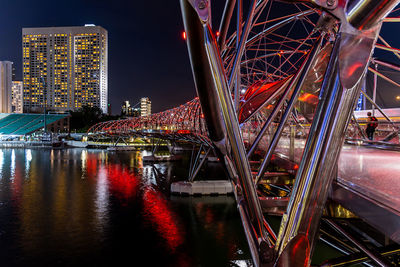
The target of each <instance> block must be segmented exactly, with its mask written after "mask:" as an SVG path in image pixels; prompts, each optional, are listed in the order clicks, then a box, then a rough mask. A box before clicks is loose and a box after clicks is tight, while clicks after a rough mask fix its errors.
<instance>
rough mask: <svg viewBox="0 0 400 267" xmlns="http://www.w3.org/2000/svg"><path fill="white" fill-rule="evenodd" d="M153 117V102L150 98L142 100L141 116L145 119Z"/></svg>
mask: <svg viewBox="0 0 400 267" xmlns="http://www.w3.org/2000/svg"><path fill="white" fill-rule="evenodd" d="M149 115H151V101H150V99H149V98H148V97H142V98H141V99H140V116H142V117H145V116H149Z"/></svg>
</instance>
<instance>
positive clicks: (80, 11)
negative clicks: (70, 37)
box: [0, 0, 400, 114]
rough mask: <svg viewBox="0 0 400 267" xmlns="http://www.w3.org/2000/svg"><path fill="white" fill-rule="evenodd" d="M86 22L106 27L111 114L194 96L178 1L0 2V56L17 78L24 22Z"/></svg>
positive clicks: (29, 24)
mask: <svg viewBox="0 0 400 267" xmlns="http://www.w3.org/2000/svg"><path fill="white" fill-rule="evenodd" d="M224 2H225V1H222V0H218V1H214V4H213V5H214V7H213V8H216V9H214V10H213V12H214V13H215V15H217V16H218V17H219V16H220V13H221V12H222V8H223V3H224ZM88 23H93V24H96V25H99V26H102V27H104V28H105V29H106V30H108V38H109V50H108V52H109V63H108V72H109V102H110V103H111V105H112V109H113V113H114V114H116V113H119V112H120V107H121V104H122V101H124V100H129V101H130V102H131V104H135V103H137V102H138V101H139V99H140V97H143V96H148V97H150V99H151V100H152V103H153V111H154V112H158V111H162V110H165V109H167V108H171V107H174V106H177V105H179V104H182V103H184V102H186V101H188V100H191V99H192V98H193V97H194V96H195V88H194V83H193V78H192V74H191V68H190V62H189V57H188V53H187V47H186V44H185V42H184V40H182V37H181V34H182V31H183V23H182V17H181V13H180V6H179V1H178V0H173V1H138V0H137V1H121V0H114V1H105V0H69V1H65V0H64V1H62V0H61V1H50V0H41V1H40V0H38V1H31V0H26V1H21V0H15V1H2V8H1V9H0V40H1V41H0V60H10V61H13V62H14V67H15V71H16V73H15V74H16V80H22V70H21V65H22V64H21V63H22V58H21V54H22V48H21V32H22V28H23V27H51V26H56V27H57V26H83V25H84V24H88ZM395 24H396V25H393V26H391V27H392V28H393V30H394V31H395V32H396V31H397V35H395V34H393V36H392V37H390V38H388V39H387V41H390V42H391V43H392V44H393V43H394V42H395V43H397V44H400V40H399V38H400V37H399V35H400V34H399V33H400V30H399V29H400V27H399V23H395ZM390 32H392V29H391V30H390ZM394 46H396V45H394ZM397 47H400V45H398V46H397ZM399 94H400V90H399Z"/></svg>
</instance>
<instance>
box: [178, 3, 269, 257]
mask: <svg viewBox="0 0 400 267" xmlns="http://www.w3.org/2000/svg"><path fill="white" fill-rule="evenodd" d="M180 2H181V9H182V15H183V21H184V25H185V31H186V33H187V42H188V49H189V55H190V60H191V64H192V71H193V76H194V79H195V82H196V89H197V92H198V94H199V98H200V103H201V106H202V108H204V107H206V108H207V110H208V111H209V112H207V113H205V112H204V110H203V112H204V116H205V120H206V122H207V127H211V129H213V130H214V136H213V137H211V136H210V138H211V140H213V141H214V144H215V146H216V148H217V149H219V151H220V153H221V154H222V155H225V156H227V157H229V158H231V159H232V162H233V164H234V168H235V170H234V171H235V172H236V173H237V176H238V181H239V184H240V189H241V190H240V191H241V192H240V194H241V197H242V199H243V200H244V201H245V203H242V202H241V205H242V206H243V204H244V206H245V207H247V210H246V213H248V218H249V219H247V218H246V216H242V220H245V222H244V223H243V224H244V225H250V226H251V227H249V229H246V231H247V230H249V231H250V232H251V233H252V237H251V238H252V240H255V242H254V244H255V245H256V246H257V251H258V255H268V252H266V251H270V253H269V255H272V250H271V244H270V242H269V239H268V235H267V232H266V229H265V225H264V217H263V214H262V210H261V206H260V203H259V200H258V196H257V192H256V190H255V187H254V183H253V179H252V176H251V169H250V164H249V162H248V160H247V157H246V153H245V148H244V143H243V139H242V135H241V132H240V128H239V123H238V119H237V116H236V112H235V109H234V106H233V102H232V97H231V92H230V90H229V89H228V83H227V79H226V74H225V70H224V68H223V64H222V61H221V57H220V53H219V50H218V46H217V42H216V39H215V38H214V36H213V34H212V30H211V28H210V25H209V23H208V21H207V20H208V14H207V10H206V6H208V5H209V4H210V3H209V2H208V1H197V0H181V1H180ZM254 3H255V0H254ZM209 131H210V128H209ZM225 133H226V137H227V138H226V139H227V141H229V143H228V142H225V140H226V139H225ZM210 135H211V134H210ZM221 141H223V142H221ZM228 169H229V167H228ZM232 178H233V177H232ZM247 220H249V221H247ZM248 239H249V238H248ZM255 261H256V262H257V261H258V259H255Z"/></svg>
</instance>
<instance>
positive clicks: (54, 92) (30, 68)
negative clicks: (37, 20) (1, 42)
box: [22, 24, 108, 113]
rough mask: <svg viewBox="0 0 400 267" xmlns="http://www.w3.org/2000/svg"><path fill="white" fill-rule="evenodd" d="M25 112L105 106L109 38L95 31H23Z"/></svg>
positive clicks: (89, 27) (92, 28) (99, 29)
mask: <svg viewBox="0 0 400 267" xmlns="http://www.w3.org/2000/svg"><path fill="white" fill-rule="evenodd" d="M22 49H23V51H22V52H23V62H22V63H23V83H24V96H23V107H24V112H41V111H43V109H44V107H46V109H48V110H54V111H67V110H77V109H79V108H81V107H82V106H83V105H89V106H97V107H99V108H101V109H102V111H103V112H104V113H106V112H107V104H108V81H107V80H108V73H107V72H108V33H107V31H106V30H105V29H104V28H102V27H100V26H95V25H92V24H90V25H85V26H84V27H51V28H24V29H22Z"/></svg>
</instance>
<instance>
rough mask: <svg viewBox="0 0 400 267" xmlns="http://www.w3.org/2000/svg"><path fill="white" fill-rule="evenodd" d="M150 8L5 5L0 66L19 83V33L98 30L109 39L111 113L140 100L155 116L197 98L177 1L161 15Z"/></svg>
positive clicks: (141, 5)
mask: <svg viewBox="0 0 400 267" xmlns="http://www.w3.org/2000/svg"><path fill="white" fill-rule="evenodd" d="M24 3H25V2H24ZM153 5H154V4H152V3H150V2H149V3H145V2H139V3H128V4H126V3H122V2H116V3H115V2H114V3H113V4H112V5H110V4H109V2H106V1H85V2H83V3H82V1H77V0H73V1H69V2H60V3H58V4H57V5H54V4H52V2H50V1H47V0H44V1H40V2H39V3H38V2H35V3H32V2H29V1H27V2H26V3H25V4H24V5H20V4H18V3H5V6H4V7H3V9H2V10H3V11H2V13H3V14H2V15H1V16H0V25H2V26H0V38H1V39H2V40H3V44H2V45H1V46H0V60H9V61H12V62H14V67H15V70H16V77H15V80H22V47H21V43H22V40H21V33H22V28H30V27H68V26H83V25H85V24H95V25H100V26H102V27H104V28H105V29H107V30H108V33H109V79H108V81H109V103H110V104H111V106H112V109H113V110H112V111H113V113H114V114H117V113H119V112H120V110H119V109H120V105H121V103H122V102H123V101H124V100H125V99H127V98H129V99H139V98H140V97H142V96H148V97H149V98H150V99H152V102H153V107H154V112H158V111H162V110H165V109H168V108H172V107H174V106H177V105H180V104H182V103H184V102H186V101H188V100H191V99H192V98H193V97H194V96H195V94H196V92H195V87H194V83H193V78H192V73H191V68H190V63H189V58H188V54H187V47H186V43H185V41H184V40H183V39H182V38H181V34H182V31H183V23H182V17H181V13H180V7H179V1H174V2H172V3H171V5H168V6H166V7H165V8H164V7H163V8H162V9H154V8H153ZM76 7H78V8H76ZM60 10H62V11H60ZM0 14H1V13H0ZM44 14H45V15H44ZM154 77H157V79H155V78H154Z"/></svg>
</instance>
